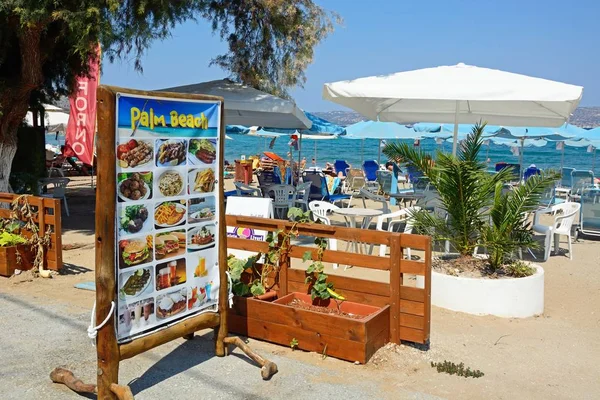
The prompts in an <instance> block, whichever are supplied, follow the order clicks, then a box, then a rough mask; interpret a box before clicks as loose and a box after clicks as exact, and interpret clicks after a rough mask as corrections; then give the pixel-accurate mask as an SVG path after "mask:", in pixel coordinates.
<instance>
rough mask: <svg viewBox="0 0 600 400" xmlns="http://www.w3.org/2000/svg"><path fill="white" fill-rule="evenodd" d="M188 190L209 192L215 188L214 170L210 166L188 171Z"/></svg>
mask: <svg viewBox="0 0 600 400" xmlns="http://www.w3.org/2000/svg"><path fill="white" fill-rule="evenodd" d="M188 179H189V183H188V185H189V192H190V194H195V193H210V192H212V191H213V190H214V189H215V183H216V180H215V170H214V169H212V168H205V169H192V170H190V172H188Z"/></svg>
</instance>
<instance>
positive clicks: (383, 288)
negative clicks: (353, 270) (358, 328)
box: [288, 269, 390, 297]
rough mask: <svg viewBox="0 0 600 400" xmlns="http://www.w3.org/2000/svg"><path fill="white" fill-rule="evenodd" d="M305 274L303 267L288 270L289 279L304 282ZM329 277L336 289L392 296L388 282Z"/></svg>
mask: <svg viewBox="0 0 600 400" xmlns="http://www.w3.org/2000/svg"><path fill="white" fill-rule="evenodd" d="M305 276H306V275H305V273H304V270H301V269H290V270H289V272H288V279H289V280H290V281H296V282H300V283H303V284H304V278H305ZM328 279H329V280H330V281H331V282H333V283H334V284H335V287H336V289H340V290H354V291H359V292H363V293H365V294H374V295H376V296H383V297H389V296H390V285H389V284H388V283H383V282H375V281H368V280H364V279H357V278H349V277H346V276H340V275H329V277H328Z"/></svg>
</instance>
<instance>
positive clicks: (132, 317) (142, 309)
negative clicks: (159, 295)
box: [118, 297, 156, 336]
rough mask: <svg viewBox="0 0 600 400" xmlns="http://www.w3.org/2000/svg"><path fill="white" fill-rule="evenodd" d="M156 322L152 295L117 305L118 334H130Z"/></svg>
mask: <svg viewBox="0 0 600 400" xmlns="http://www.w3.org/2000/svg"><path fill="white" fill-rule="evenodd" d="M154 324H156V316H155V305H154V297H150V298H147V299H143V300H139V301H135V302H131V303H127V304H125V305H123V306H121V307H119V329H118V331H119V336H124V335H131V334H134V333H136V332H139V331H140V330H144V329H146V328H149V327H152V326H153V325H154Z"/></svg>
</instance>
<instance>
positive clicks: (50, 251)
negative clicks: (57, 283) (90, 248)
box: [0, 193, 63, 271]
mask: <svg viewBox="0 0 600 400" xmlns="http://www.w3.org/2000/svg"><path fill="white" fill-rule="evenodd" d="M19 196H20V195H17V194H12V193H0V218H10V217H11V210H10V203H12V202H13V200H15V199H16V198H17V197H19ZM27 201H28V202H29V204H30V205H31V208H32V210H33V211H34V213H35V216H34V221H35V223H36V224H37V226H38V228H39V232H38V234H39V235H40V236H44V235H45V234H46V232H50V245H49V246H48V248H47V249H46V251H45V252H44V268H45V269H51V270H54V271H58V270H59V269H61V268H62V265H63V261H62V239H61V238H62V236H61V235H62V231H61V214H60V213H61V208H60V199H51V198H46V197H38V196H27ZM24 234H25V235H27V234H28V233H27V232H25V233H24Z"/></svg>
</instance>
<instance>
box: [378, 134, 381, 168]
mask: <svg viewBox="0 0 600 400" xmlns="http://www.w3.org/2000/svg"><path fill="white" fill-rule="evenodd" d="M379 164H381V139H379V149H378V152H377V165H379Z"/></svg>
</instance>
